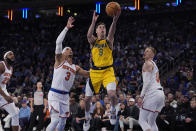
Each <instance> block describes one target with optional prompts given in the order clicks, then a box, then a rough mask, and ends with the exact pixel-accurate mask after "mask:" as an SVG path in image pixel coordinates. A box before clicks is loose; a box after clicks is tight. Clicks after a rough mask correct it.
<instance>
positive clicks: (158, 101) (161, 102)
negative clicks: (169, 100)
mask: <svg viewBox="0 0 196 131" xmlns="http://www.w3.org/2000/svg"><path fill="white" fill-rule="evenodd" d="M164 106H165V95H164V92H163V91H162V90H156V91H155V92H153V93H151V94H149V95H147V96H144V102H143V105H142V109H144V110H147V111H150V112H160V111H161V109H162V108H163V107H164Z"/></svg>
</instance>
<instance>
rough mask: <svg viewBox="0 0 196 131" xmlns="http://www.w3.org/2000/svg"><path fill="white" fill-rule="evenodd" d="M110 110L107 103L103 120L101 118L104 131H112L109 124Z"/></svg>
mask: <svg viewBox="0 0 196 131" xmlns="http://www.w3.org/2000/svg"><path fill="white" fill-rule="evenodd" d="M110 108H111V104H110V103H107V104H106V108H105V113H104V114H103V118H102V123H103V127H106V130H112V125H111V123H110Z"/></svg>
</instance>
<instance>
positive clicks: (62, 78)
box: [51, 61, 76, 92]
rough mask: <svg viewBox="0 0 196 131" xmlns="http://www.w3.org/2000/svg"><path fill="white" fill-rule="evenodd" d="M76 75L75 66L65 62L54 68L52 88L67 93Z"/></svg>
mask: <svg viewBox="0 0 196 131" xmlns="http://www.w3.org/2000/svg"><path fill="white" fill-rule="evenodd" d="M75 75H76V66H75V65H74V64H72V65H71V64H69V63H68V62H67V61H65V62H64V63H63V64H61V65H59V66H58V67H56V68H54V73H53V80H52V86H51V87H52V88H55V89H58V90H62V91H66V92H69V91H70V89H71V87H72V86H73V83H74V79H75Z"/></svg>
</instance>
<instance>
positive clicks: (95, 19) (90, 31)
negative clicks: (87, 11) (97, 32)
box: [87, 11, 99, 44]
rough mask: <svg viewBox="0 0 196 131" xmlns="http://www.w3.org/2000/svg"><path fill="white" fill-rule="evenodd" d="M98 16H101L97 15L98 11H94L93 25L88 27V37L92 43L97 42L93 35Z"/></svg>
mask: <svg viewBox="0 0 196 131" xmlns="http://www.w3.org/2000/svg"><path fill="white" fill-rule="evenodd" d="M98 17H99V15H96V11H94V13H93V19H92V23H91V25H90V27H89V29H88V33H87V39H88V42H89V43H90V44H93V43H94V42H95V36H94V35H93V33H94V29H95V23H96V21H97V19H98Z"/></svg>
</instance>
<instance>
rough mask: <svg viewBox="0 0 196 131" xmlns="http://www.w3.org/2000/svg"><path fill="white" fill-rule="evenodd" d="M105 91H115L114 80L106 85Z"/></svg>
mask: <svg viewBox="0 0 196 131" xmlns="http://www.w3.org/2000/svg"><path fill="white" fill-rule="evenodd" d="M106 88H107V91H108V92H110V91H116V82H110V83H109V84H108V85H107V86H106Z"/></svg>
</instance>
